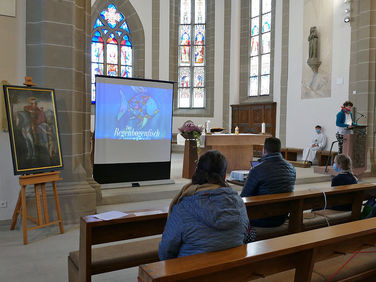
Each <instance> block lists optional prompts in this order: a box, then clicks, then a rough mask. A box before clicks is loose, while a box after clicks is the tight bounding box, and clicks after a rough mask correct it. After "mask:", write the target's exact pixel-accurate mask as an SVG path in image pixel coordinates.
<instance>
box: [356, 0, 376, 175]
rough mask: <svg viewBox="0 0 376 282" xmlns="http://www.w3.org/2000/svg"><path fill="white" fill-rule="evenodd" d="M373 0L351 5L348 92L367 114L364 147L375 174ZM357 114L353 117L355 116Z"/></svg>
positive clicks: (375, 32)
mask: <svg viewBox="0 0 376 282" xmlns="http://www.w3.org/2000/svg"><path fill="white" fill-rule="evenodd" d="M375 19H376V0H354V1H353V2H352V4H351V22H350V24H351V57H350V85H349V86H350V87H349V90H350V94H349V99H350V100H351V101H353V103H354V106H355V107H356V111H357V112H360V113H363V114H365V115H366V117H367V118H366V119H364V118H361V119H359V124H367V125H368V128H367V132H368V134H367V149H368V151H369V154H368V156H369V157H370V159H369V160H368V162H370V163H371V170H372V174H373V175H375V174H376V163H375V158H376V152H375V150H376V140H375V133H376V129H375V126H376V116H375V108H376V99H375V92H376V87H375V86H376V62H375V54H376V24H375ZM357 117H358V116H356V118H357Z"/></svg>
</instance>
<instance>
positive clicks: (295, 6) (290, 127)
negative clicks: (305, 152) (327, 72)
mask: <svg viewBox="0 0 376 282" xmlns="http://www.w3.org/2000/svg"><path fill="white" fill-rule="evenodd" d="M313 1H314V0H313ZM303 8H304V1H301V0H290V24H289V25H290V30H289V73H288V77H289V78H288V89H287V92H288V95H287V125H286V127H287V132H286V133H287V140H286V145H287V146H288V147H298V148H304V147H305V146H307V144H309V142H310V140H311V136H312V134H313V131H314V126H315V125H316V124H320V125H322V126H323V128H324V132H325V133H326V135H327V136H328V140H329V142H328V143H330V142H332V141H334V140H335V133H336V128H335V117H336V114H337V112H338V111H339V110H340V105H341V104H342V103H343V102H344V101H345V100H347V99H348V97H349V95H348V91H349V87H348V85H349V65H350V39H351V38H350V36H351V28H350V25H348V24H345V23H344V22H343V18H344V13H343V9H344V6H343V1H342V0H333V31H332V34H333V42H332V54H333V55H332V84H331V96H330V97H329V98H319V99H301V81H302V64H303V60H306V58H305V59H304V58H303V56H302V54H303V50H302V45H303V44H302V42H303V40H306V38H305V37H304V38H303ZM321 48H325V46H321ZM341 79H343V83H341V84H337V81H338V80H341ZM328 148H329V145H328ZM334 149H335V150H337V146H336V145H335V147H334Z"/></svg>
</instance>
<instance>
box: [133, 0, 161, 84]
mask: <svg viewBox="0 0 376 282" xmlns="http://www.w3.org/2000/svg"><path fill="white" fill-rule="evenodd" d="M129 2H131V4H132V6H133V7H134V9H135V10H136V12H137V14H138V16H139V18H140V21H141V23H142V26H143V28H144V33H145V78H152V68H151V67H152V27H153V26H152V19H153V17H152V3H151V1H150V0H130V1H129ZM165 28H168V26H166V27H165ZM131 32H132V31H131Z"/></svg>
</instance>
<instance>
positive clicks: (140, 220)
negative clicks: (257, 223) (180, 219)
mask: <svg viewBox="0 0 376 282" xmlns="http://www.w3.org/2000/svg"><path fill="white" fill-rule="evenodd" d="M0 37H1V38H2V40H1V42H2V44H1V45H0V50H1V52H0V81H1V84H2V85H1V86H2V87H1V92H2V93H1V98H0V104H1V106H0V127H1V128H0V129H1V130H0V250H1V251H0V280H1V281H31V282H32V281H39V282H40V281H70V282H74V281H98V282H99V281H177V280H179V279H181V280H182V279H183V278H184V279H186V280H182V281H209V279H211V280H213V279H214V280H218V281H251V280H255V281H283V280H284V281H376V280H374V279H376V270H375V269H376V247H375V243H376V242H375V241H376V240H375V239H374V238H376V236H375V235H376V234H375V233H376V229H375V227H374V226H376V221H375V220H373V219H372V218H369V219H368V218H367V219H363V220H359V218H360V217H361V212H362V210H363V212H364V207H365V205H366V202H367V200H369V199H371V200H372V199H374V198H373V197H374V195H376V193H375V192H376V163H375V160H376V151H375V150H376V115H375V108H376V0H330V1H328V0H305V1H301V0H216V1H214V0H112V1H110V0H38V1H37V0H27V1H26V0H2V1H1V3H0ZM108 81H111V87H113V88H105V85H106V83H109V82H108ZM102 82H103V83H102ZM122 83H123V84H122ZM120 84H121V86H119V85H120ZM103 85H104V86H103ZM10 86H16V87H13V88H14V89H15V90H14V89H13V90H14V92H12V87H10ZM121 87H123V88H121ZM153 87H154V88H153ZM39 88H40V89H41V91H42V90H43V91H44V90H46V91H47V93H50V94H51V95H52V96H49V97H50V98H43V97H42V96H43V95H42V94H41V93H42V92H43V91H42V92H41V91H39V90H38V89H39ZM157 88H158V91H159V92H158V91H157V90H155V89H157ZM17 89H18V90H19V92H17V91H16V90H17ZM116 89H131V90H130V91H134V92H132V93H134V94H132V95H134V96H127V95H128V93H126V94H124V93H123V92H122V90H120V92H116V95H117V96H116V95H114V96H112V97H115V98H114V100H113V101H110V100H109V98H108V97H109V96H110V94H111V93H115V90H116ZM148 89H149V90H148ZM154 90H155V93H154V92H153V93H151V94H148V93H147V91H150V92H152V91H154ZM22 91H24V92H25V93H26V94H25V95H26V96H22V95H24V94H22V93H23V92H22ZM123 91H124V90H123ZM12 93H14V95H15V96H14V97H13V98H12V97H11V94H12ZM119 93H120V94H119ZM159 93H169V94H168V95H170V96H168V98H165V97H163V98H160V99H161V100H158V99H159V98H158V97H162V96H161V95H162V94H159ZM16 95H18V98H17V96H16ZM111 95H112V94H111ZM147 95H149V96H147ZM153 95H154V96H153ZM158 95H160V96H158ZM45 97H47V96H45ZM51 97H52V98H51ZM106 97H107V98H106ZM166 97H167V96H166ZM47 99H51V100H47ZM106 99H107V100H106ZM169 99H170V100H169ZM114 101H115V102H114ZM346 101H351V107H350V110H349V111H347V108H346V106H345V105H346V103H345V102H346ZM106 103H108V104H106ZM111 103H113V104H111ZM344 103H345V104H344ZM101 104H102V105H104V106H102V105H101ZM140 104H143V106H142V107H141V108H139V107H140V106H139V105H140ZM101 107H102V108H101ZM111 110H112V114H113V117H112V119H113V120H116V121H115V123H116V124H115V125H114V127H111V126H112V125H111V126H110V123H111V122H109V120H101V116H103V115H104V114H103V113H107V111H111ZM123 110H124V111H123ZM342 111H343V113H344V114H343V115H344V116H345V114H346V121H345V120H344V122H345V124H346V126H348V118H350V116H351V119H352V120H350V125H349V127H351V122H352V124H353V130H349V133H346V132H345V133H341V132H340V131H338V130H339V127H341V126H342V125H339V124H338V113H339V112H340V113H342ZM20 112H21V113H20ZM12 114H14V116H12ZM162 114H163V115H164V114H165V117H166V119H162V117H161V116H162ZM25 116H26V122H27V123H28V125H22V122H25V119H24V120H23V118H24V117H25ZM126 119H127V120H128V121H127V122H128V123H129V124H128V125H127V126H124V123H123V122H124V120H126ZM50 120H54V121H53V122H51V123H50ZM163 124H165V125H163ZM187 124H188V126H195V128H198V129H197V130H198V131H197V130H196V131H194V132H195V134H196V135H189V134H188V135H185V133H186V132H185V131H184V130H185V129H184V130H183V128H185V127H187ZM164 126H165V127H164ZM344 126H345V125H344ZM346 126H345V127H346ZM154 128H158V129H156V131H153V130H154ZM135 130H138V131H136V133H137V134H138V135H137V136H136V137H132V136H133V135H132V134H136V133H135ZM101 131H102V132H103V135H101V134H102V133H101ZM110 131H111V132H113V131H115V134H114V136H115V137H116V138H115V139H114V140H112V139H111V142H113V143H108V144H109V145H108V144H107V143H106V140H107V139H108V136H109V135H108V132H110ZM188 131H189V130H188ZM188 131H187V132H188ZM350 131H351V132H350ZM14 132H16V135H15V133H14ZM17 132H18V133H17ZM17 134H18V135H17ZM38 134H39V135H38ZM140 134H141V135H140ZM159 134H161V135H163V136H165V137H163V138H164V139H162V138H160V139H161V140H159V138H157V137H155V136H157V135H158V136H159ZM197 134H198V135H197ZM38 136H39V137H38ZM130 136H131V137H130ZM140 136H141V137H140ZM166 136H167V137H166ZM187 136H188V137H187ZM312 136H313V137H312ZM315 136H316V137H315ZM317 136H319V137H317ZM322 136H324V137H322ZM338 136H340V138H344V140H343V139H340V138H339V137H338ZM346 136H347V137H346ZM269 137H276V138H278V139H279V140H280V148H281V156H282V159H285V160H287V161H288V162H286V163H289V165H291V167H293V169H294V171H296V180H295V178H294V181H295V182H294V188H293V192H292V191H291V190H290V191H289V192H291V193H290V194H287V193H286V194H285V195H284V196H283V197H282V196H279V198H278V197H277V195H278V194H276V195H268V197H265V195H263V196H264V197H263V196H254V195H248V196H246V197H243V198H242V199H243V201H244V203H245V208H246V211H247V213H248V217H249V218H250V219H251V218H252V215H254V216H255V217H256V218H265V217H270V216H275V215H280V214H281V213H286V214H289V218H288V220H286V222H285V223H284V224H283V225H281V226H279V227H273V228H267V227H265V228H264V227H260V229H256V242H254V243H248V244H246V245H243V246H241V247H236V248H234V250H237V253H235V251H233V252H231V251H232V248H229V249H225V250H219V251H218V252H219V253H218V256H216V252H214V253H210V252H209V253H204V254H200V255H202V256H200V255H194V256H197V261H196V257H194V258H193V259H192V263H190V260H189V256H187V257H182V258H177V259H175V258H174V259H172V260H171V264H169V260H167V261H166V262H167V263H166V264H162V263H163V261H159V258H158V257H155V256H156V254H155V252H157V251H158V243H159V241H160V239H161V234H162V233H163V230H164V227H165V224H166V220H170V217H168V216H171V210H170V212H169V206H170V203H171V201H172V199H174V198H175V197H176V195H177V194H178V193H179V192H180V191H181V189H182V187H186V185H189V184H190V183H191V180H192V175H194V173H195V171H196V166H197V167H198V163H199V162H198V158H199V157H200V155H201V156H202V155H204V154H205V152H208V151H209V150H213V149H214V150H218V151H220V152H221V153H222V154H223V155H224V156H225V157H226V159H227V170H226V168H225V170H224V171H225V173H226V175H225V177H226V179H227V180H229V182H228V183H226V185H229V187H230V188H231V189H232V190H233V191H235V192H236V196H238V195H240V194H241V193H242V190H243V186H244V185H246V183H248V181H247V179H246V177H247V175H248V172H249V175H251V171H252V170H254V169H256V165H258V164H262V162H261V163H260V162H259V161H260V158H261V160H263V156H264V155H265V154H267V153H268V151H267V150H266V149H265V148H266V145H265V148H264V147H263V145H264V142H267V141H265V140H267V139H268V138H269ZM54 138H55V139H54ZM111 138H112V137H111ZM144 138H145V139H144ZM221 138H222V139H221ZM37 139H38V141H37ZM123 139H124V140H125V139H127V140H125V141H127V142H128V143H130V144H136V145H135V146H136V147H125V149H123V147H121V146H122V142H123V141H124V140H123ZM157 139H158V140H157ZM318 139H319V141H318ZM20 140H22V141H20ZM103 140H104V141H103ZM145 140H146V142H144V141H145ZM166 140H167V141H166ZM323 140H324V141H323ZM349 140H350V141H349ZM193 141H194V142H193ZM17 142H18V144H16V143H17ZM43 142H44V143H43ZM142 142H144V143H145V144H146V143H147V144H146V145H145V147H143V146H139V147H137V144H140V143H142ZM320 142H323V143H322V145H321V144H319V143H320ZM341 142H343V151H342V145H341V144H342V143H341ZM120 143H121V144H120ZM148 144H151V145H148ZM265 144H266V143H265ZM311 144H312V146H311ZM313 144H314V145H313ZM21 146H23V148H22V150H21V151H20V148H21ZM42 146H44V147H43V154H44V155H43V157H40V159H38V162H40V163H37V161H34V160H35V159H36V158H38V156H36V155H38V154H39V155H40V153H41V149H40V148H41V147H42ZM106 146H107V147H106ZM132 146H133V145H132ZM147 146H149V147H147ZM315 146H316V147H317V148H318V149H317V152H316V149H315V150H314V149H313V148H314V147H315ZM103 148H104V149H103ZM133 148H135V149H133ZM306 148H307V149H306ZM17 150H18V152H19V154H18V155H17V154H16V153H17ZM101 150H102V151H101ZM313 151H314V152H313ZM341 153H343V154H345V155H348V156H349V157H350V158H351V159H352V170H351V167H350V168H349V171H351V173H353V174H354V176H355V177H356V180H357V181H356V182H353V183H357V184H353V183H350V184H351V185H349V189H346V186H345V185H344V184H340V185H344V186H340V188H338V189H337V190H333V189H332V188H333V187H331V186H334V185H332V184H333V178H334V177H335V176H336V175H337V174H338V173H341V172H339V170H337V169H336V166H335V164H336V163H335V162H334V160H335V159H336V158H337V157H336V156H340V155H341ZM154 155H155V156H154ZM278 155H279V154H278ZM47 156H48V160H47V161H46V162H47V163H48V164H46V165H45V164H44V161H45V159H46V158H47ZM52 156H53V157H52ZM32 158H34V160H33V161H31V159H32ZM121 158H124V159H125V164H120V163H121V162H122V161H121ZM102 160H103V161H102ZM155 160H157V161H155ZM158 160H161V162H158ZM22 162H24V163H22ZM55 162H56V163H55ZM254 162H255V163H254ZM256 162H259V163H256ZM35 164H36V165H35ZM22 165H24V167H23V166H22ZM251 166H252V169H251ZM29 167H30V168H29ZM197 169H198V168H197ZM250 169H251V170H250ZM127 171H128V172H127ZM268 173H271V174H272V173H273V171H269V172H268ZM239 174H240V175H241V176H240V178H239V179H238V178H236V177H235V176H237V175H239ZM40 175H42V176H41V177H46V178H44V179H47V180H40V179H38V177H39V176H40ZM98 175H100V176H98ZM166 175H167V176H166ZM165 176H166V177H165ZM33 177H34V178H33ZM122 177H125V178H122ZM158 177H159V178H158ZM33 179H34V180H33ZM119 179H125V180H119ZM33 181H34V182H33ZM38 181H39V182H38ZM200 184H201V183H200ZM27 185H29V186H27ZM30 185H31V186H30ZM33 185H34V187H35V189H32V186H33ZM38 185H39V186H40V190H39V189H38ZM281 185H282V184H281ZM25 187H26V188H25ZM286 192H287V191H286ZM180 193H181V192H180ZM280 193H281V192H280ZM280 195H282V194H280ZM40 197H41V198H40ZM258 197H259V198H258ZM260 197H261V198H260ZM262 197H263V198H262ZM239 198H240V197H239ZM41 199H42V200H41ZM369 201H370V200H369ZM369 201H368V202H367V203H369ZM330 204H332V205H333V206H337V207H338V206H339V205H343V204H347V205H350V209H348V210H346V211H339V210H337V211H336V212H332V211H331V212H329V211H330V209H326V208H327V206H329V205H330ZM375 206H376V205H375ZM362 208H363V209H362ZM111 211H119V212H124V213H126V216H128V217H129V215H131V216H130V218H128V217H124V218H120V219H119V218H115V219H110V220H108V221H106V220H102V219H98V218H97V217H95V216H94V215H95V214H102V213H106V212H111ZM326 211H328V212H326ZM375 211H376V208H375ZM42 214H43V216H42ZM362 214H363V213H362ZM123 216H124V215H123ZM29 219H30V220H31V221H30V220H29ZM132 220H133V221H132ZM372 220H373V221H372ZM26 222H27V225H26ZM112 222H113V224H112V225H111V223H112ZM184 224H185V223H184ZM251 225H252V224H251ZM32 226H35V228H33V227H32ZM39 227H43V228H39ZM328 228H329V229H328ZM330 228H332V229H330ZM248 232H249V230H248ZM293 236H295V237H293ZM145 237H146V239H145ZM119 241H120V242H119ZM123 243H124V244H123ZM101 244H103V245H101ZM119 244H120V245H119ZM121 244H122V245H121ZM256 244H257V245H256ZM94 246H95V248H94ZM103 246H104V247H103ZM242 247H243V249H239V248H242ZM244 248H245V249H244ZM92 249H93V250H92ZM94 250H95V251H94ZM153 251H155V252H154V253H153V254H151V253H152V252H153ZM212 254H213V255H212ZM148 256H149V257H148ZM235 257H236V259H234V258H235ZM180 259H183V260H180ZM348 260H349V261H350V260H351V262H350V263H348V264H347V263H346V261H348ZM201 261H202V262H201ZM139 265H142V267H139ZM230 265H232V266H230ZM345 265H346V267H344V266H345ZM183 266H184V267H183ZM245 266H247V267H248V268H247V269H248V270H246V269H245ZM231 267H234V269H232V268H231ZM158 275H160V276H158ZM169 275H170V276H169ZM200 275H201V276H200ZM236 277H238V278H236ZM137 279H138V280H137ZM158 279H160V280H158ZM189 279H190V280H189ZM294 279H295V280H294ZM346 279H347V280H346Z"/></svg>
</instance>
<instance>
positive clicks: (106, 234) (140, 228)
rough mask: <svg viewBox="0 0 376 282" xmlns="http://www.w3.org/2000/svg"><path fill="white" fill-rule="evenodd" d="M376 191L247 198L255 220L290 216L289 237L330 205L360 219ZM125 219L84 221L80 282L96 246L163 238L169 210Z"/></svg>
mask: <svg viewBox="0 0 376 282" xmlns="http://www.w3.org/2000/svg"><path fill="white" fill-rule="evenodd" d="M374 189H376V185H375V184H373V183H363V184H353V185H347V186H337V187H334V188H327V189H311V190H307V191H296V192H291V193H281V194H273V195H263V196H254V197H248V198H243V200H244V203H245V205H246V208H247V212H248V216H249V217H250V218H251V219H257V218H263V217H268V216H274V215H280V214H287V213H289V214H290V218H289V233H296V232H301V231H302V230H303V229H304V226H303V211H304V210H306V209H312V208H323V207H324V202H325V200H324V194H323V192H324V193H325V197H326V201H327V204H328V205H329V204H333V205H340V204H349V203H351V204H352V207H353V210H352V220H357V219H359V216H360V210H361V204H362V200H363V196H364V192H365V191H367V190H374ZM127 213H128V215H127V216H126V217H123V218H119V219H113V220H108V221H104V220H101V219H98V218H96V217H95V216H94V215H89V216H84V217H81V220H80V245H79V276H80V281H91V273H92V271H91V262H92V247H93V246H94V245H98V244H103V243H110V242H116V241H121V240H128V239H134V238H140V237H146V236H152V235H158V234H162V233H163V230H164V226H165V224H166V221H167V216H168V208H167V207H166V208H164V209H161V210H144V211H133V212H127Z"/></svg>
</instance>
